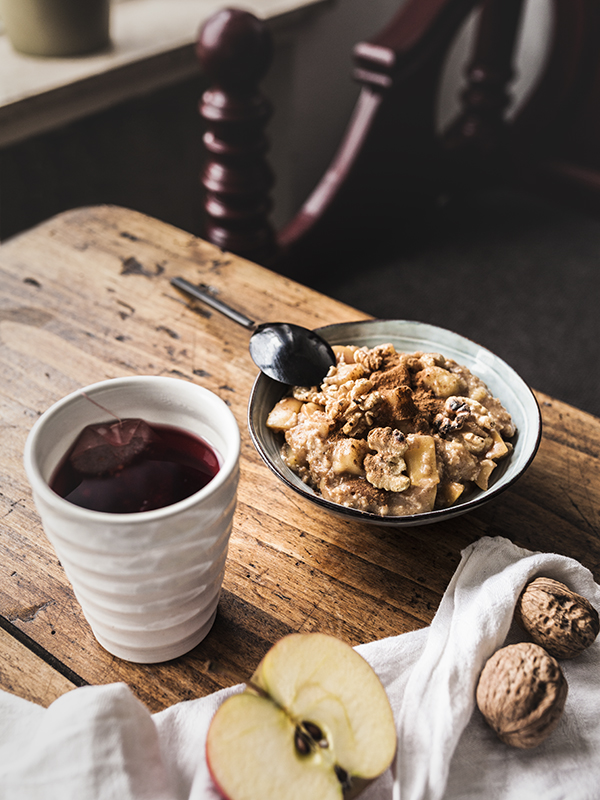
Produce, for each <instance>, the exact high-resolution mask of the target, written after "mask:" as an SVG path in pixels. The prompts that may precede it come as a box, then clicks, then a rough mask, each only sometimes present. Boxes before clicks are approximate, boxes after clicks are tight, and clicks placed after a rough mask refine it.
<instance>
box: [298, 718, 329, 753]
mask: <svg viewBox="0 0 600 800" xmlns="http://www.w3.org/2000/svg"><path fill="white" fill-rule="evenodd" d="M302 728H303V729H304V730H305V731H306V733H308V735H309V736H310V738H311V739H312V740H313V742H315V743H316V744H318V745H319V747H321V748H323V749H324V748H326V747H329V742H328V741H327V739H326V738H325V736H324V735H323V731H322V730H321V728H319V726H318V725H315V723H314V722H306V721H305V722H303V723H302Z"/></svg>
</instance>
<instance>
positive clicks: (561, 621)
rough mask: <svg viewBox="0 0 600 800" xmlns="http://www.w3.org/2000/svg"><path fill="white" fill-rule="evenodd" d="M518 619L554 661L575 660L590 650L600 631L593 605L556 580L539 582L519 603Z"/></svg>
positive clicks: (522, 594)
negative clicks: (558, 659)
mask: <svg viewBox="0 0 600 800" xmlns="http://www.w3.org/2000/svg"><path fill="white" fill-rule="evenodd" d="M515 619H516V621H517V622H518V623H519V625H520V626H521V627H522V628H523V630H525V631H527V633H528V634H529V635H530V636H531V638H532V639H533V641H534V642H535V643H536V644H539V645H541V647H543V648H544V649H545V650H547V651H548V653H550V655H551V656H554V658H573V657H574V656H577V655H579V654H580V653H582V652H583V651H584V650H585V649H586V648H587V647H589V646H590V645H591V644H592V642H593V641H594V639H595V638H596V636H597V635H598V631H599V630H600V621H599V619H598V612H597V611H596V609H595V608H594V607H593V606H592V605H591V603H590V602H589V601H588V600H586V599H585V597H582V596H581V595H580V594H576V592H572V591H571V590H570V589H569V588H568V587H567V586H565V585H564V584H563V583H560V582H559V581H555V580H553V579H552V578H536V579H535V580H533V581H531V582H530V583H528V584H527V586H526V587H525V589H524V590H523V592H522V593H521V596H520V597H519V599H518V601H517V605H516V608H515Z"/></svg>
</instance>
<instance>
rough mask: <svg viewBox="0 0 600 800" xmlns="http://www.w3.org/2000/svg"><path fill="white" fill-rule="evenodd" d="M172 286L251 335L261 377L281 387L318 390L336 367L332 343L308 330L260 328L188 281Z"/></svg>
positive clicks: (287, 326)
mask: <svg viewBox="0 0 600 800" xmlns="http://www.w3.org/2000/svg"><path fill="white" fill-rule="evenodd" d="M171 284H172V285H173V286H175V288H177V289H179V290H180V291H182V292H185V293H186V294H188V295H190V296H191V297H193V298H194V299H196V300H200V301H202V302H203V303H206V304H207V305H209V306H210V307H211V308H214V309H215V311H219V312H220V313H221V314H224V315H225V316H226V317H229V319H231V320H233V321H234V322H237V323H238V325H242V327H244V328H246V329H247V330H250V331H252V332H253V333H252V336H251V337H250V342H249V345H248V348H249V350H250V357H251V358H252V360H253V361H254V363H255V364H256V366H257V367H258V368H259V370H260V371H261V372H262V373H264V374H265V375H267V376H268V377H269V378H272V379H273V380H275V381H277V382H278V383H285V384H288V385H289V386H318V385H320V383H321V381H322V380H323V378H324V377H325V375H327V373H328V371H329V368H330V367H331V366H333V365H334V364H335V363H336V362H335V354H334V352H333V350H332V348H331V345H330V344H329V342H327V341H326V340H325V339H324V338H323V337H322V336H319V334H318V333H315V332H314V331H311V330H309V329H308V328H303V327H302V326H301V325H294V324H292V323H290V322H264V323H262V324H261V325H257V324H256V323H255V322H254V320H251V319H250V318H249V317H246V316H245V315H244V314H242V313H240V312H239V311H236V310H235V309H233V308H231V307H230V306H228V305H227V304H226V303H224V302H223V301H222V300H219V299H218V298H216V297H215V296H214V295H212V294H210V293H209V292H207V291H205V290H204V289H202V288H201V287H200V286H196V285H195V284H193V283H190V282H189V281H186V280H185V278H173V279H172V280H171Z"/></svg>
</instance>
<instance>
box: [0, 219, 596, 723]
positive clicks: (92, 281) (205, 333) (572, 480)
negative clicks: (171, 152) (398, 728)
mask: <svg viewBox="0 0 600 800" xmlns="http://www.w3.org/2000/svg"><path fill="white" fill-rule="evenodd" d="M175 275H182V276H183V277H186V278H188V279H189V280H191V281H194V282H197V283H204V284H207V285H209V286H211V287H213V289H214V290H215V291H216V292H218V293H219V296H220V297H221V298H222V299H224V300H225V301H226V302H229V303H230V304H232V305H235V306H237V307H238V308H239V309H240V310H242V311H244V312H246V313H247V314H248V315H249V316H251V317H253V318H255V319H256V320H258V321H267V320H277V319H279V320H286V321H290V322H296V323H299V324H302V325H307V326H309V327H315V326H318V325H320V324H325V323H331V322H341V321H346V320H351V319H360V318H365V315H364V314H361V313H360V312H357V311H355V310H354V309H351V308H348V307H346V306H343V305H341V304H339V303H337V302H336V301H334V300H332V299H330V298H327V297H324V296H322V295H319V294H317V293H315V292H313V291H311V290H309V289H307V288H305V287H303V286H301V285H300V284H298V283H294V282H292V281H290V280H288V279H286V278H283V277H281V276H279V275H275V274H273V273H271V272H269V271H268V270H265V269H263V268H262V267H259V266H256V265H255V264H252V263H250V262H247V261H244V260H243V259H240V258H237V257H234V256H231V255H229V254H226V253H223V252H221V251H220V250H218V249H217V248H215V247H214V246H212V245H209V244H207V243H206V242H203V241H201V240H199V239H196V238H194V237H193V236H191V235H190V234H187V233H185V232H183V231H180V230H178V229H175V228H173V227H171V226H168V225H166V224H163V223H161V222H158V221H156V220H153V219H151V218H148V217H145V216H143V215H141V214H139V213H136V212H132V211H128V210H125V209H121V208H116V207H106V206H101V207H93V208H86V209H78V210H76V211H71V212H68V213H66V214H63V215H60V216H59V217H57V218H54V219H52V220H50V221H48V222H47V223H44V224H43V225H41V226H39V227H38V228H35V229H33V230H32V231H29V232H28V233H26V234H23V235H21V236H19V237H16V238H15V239H13V240H11V241H9V242H7V243H5V244H4V245H2V247H1V248H0V285H1V286H2V290H1V294H0V433H1V436H2V450H1V454H0V469H1V476H0V480H1V486H0V576H1V581H0V614H1V615H2V617H4V619H5V620H8V621H10V624H11V625H13V626H15V627H16V628H18V630H19V631H22V632H23V634H26V636H27V637H29V639H31V640H32V641H34V642H35V643H36V644H37V646H38V647H40V648H41V649H42V650H43V651H45V652H47V653H48V656H49V658H52V659H55V660H56V663H57V664H59V665H64V669H65V670H71V673H69V674H71V675H72V676H75V679H76V680H77V681H80V682H88V683H91V684H103V683H110V682H113V681H125V682H127V683H128V684H129V685H130V686H131V688H132V690H133V691H134V692H135V693H136V695H137V696H138V697H140V698H141V699H142V700H143V701H144V702H145V703H146V704H147V706H148V707H149V708H150V709H151V710H152V711H156V710H159V709H161V708H164V707H166V706H168V705H171V704H172V703H175V702H177V701H179V700H183V699H188V698H191V697H197V696H201V695H205V694H207V693H210V692H212V691H214V690H215V689H217V688H220V687H222V686H227V685H231V684H233V683H237V682H239V681H243V680H244V679H246V678H247V677H248V676H249V675H250V674H251V673H252V671H253V670H254V668H255V667H256V665H257V663H258V661H259V660H260V658H261V657H262V656H263V655H264V653H265V652H266V651H267V649H268V648H269V647H270V646H271V644H272V643H273V642H275V641H276V640H277V639H279V638H280V637H281V636H283V635H285V634H286V633H289V632H291V631H316V630H319V631H325V632H329V633H332V634H334V635H336V636H339V637H340V638H342V639H343V640H345V641H347V642H349V643H350V644H352V645H354V644H358V643H360V642H366V641H370V640H373V639H378V638H382V637H385V636H393V635H395V634H398V633H402V632H404V631H408V630H414V629H416V628H419V627H422V626H424V625H427V624H428V623H429V622H430V621H431V619H432V617H433V614H434V613H435V610H436V608H437V605H438V603H439V600H440V598H441V595H442V594H443V592H444V590H445V588H446V586H447V584H448V581H449V580H450V578H451V576H452V573H453V571H454V570H455V568H456V566H457V564H458V562H459V559H460V553H461V550H462V549H463V548H464V547H465V546H467V545H469V544H470V543H472V542H473V541H475V540H477V539H478V538H479V537H481V536H483V535H491V536H495V535H501V536H507V537H508V538H510V539H512V540H513V541H515V542H516V543H517V544H519V545H522V546H525V547H529V548H531V549H537V550H545V551H550V550H554V551H556V552H560V553H564V554H566V555H570V556H573V557H575V558H577V559H578V560H580V561H581V562H582V563H583V564H585V565H586V566H588V567H589V568H590V569H592V571H593V572H594V574H595V575H596V577H597V578H598V577H600V543H599V539H598V528H599V522H600V477H599V474H600V472H599V470H598V459H599V457H600V421H599V420H597V419H595V418H594V417H591V416H589V415H587V414H584V413H582V412H579V411H577V410H576V409H574V408H571V407H569V406H566V405H564V404H561V403H558V402H555V401H553V400H552V399H550V398H547V397H544V396H542V395H540V396H539V399H540V403H541V408H542V413H543V419H544V434H543V440H542V444H541V447H540V450H539V453H538V455H537V456H536V458H535V460H534V462H533V464H532V466H531V467H530V468H529V470H528V471H527V473H526V474H525V476H524V477H523V478H522V479H521V480H520V481H518V482H517V483H516V484H515V486H514V487H512V488H510V489H509V490H507V491H505V492H504V493H503V494H502V495H500V496H499V497H497V498H496V499H495V500H494V501H493V502H491V503H490V504H488V505H486V506H484V507H482V508H480V509H478V510H476V511H474V512H472V513H471V514H469V515H466V516H463V517H459V518H457V519H454V520H449V521H447V522H443V523H437V524H435V525H428V526H423V527H422V528H410V529H404V530H394V529H390V528H383V527H377V526H373V525H365V524H361V523H357V522H349V521H344V520H341V519H339V518H337V517H336V518H334V517H332V516H330V515H328V514H327V513H326V512H324V511H322V510H320V509H317V508H315V507H314V506H312V505H311V504H309V503H308V502H307V501H305V500H304V499H303V498H301V497H300V496H298V495H296V494H295V493H292V492H291V491H290V490H288V489H287V488H286V487H284V486H283V485H282V484H281V483H280V482H279V481H277V479H276V478H275V477H274V476H273V475H272V473H271V472H270V471H269V470H268V469H267V468H266V467H265V466H264V465H263V463H262V461H261V460H260V458H259V456H258V455H257V453H256V451H255V450H254V447H253V446H252V444H251V441H250V437H249V435H248V433H247V428H246V406H247V400H248V396H249V393H250V389H251V386H252V382H253V380H254V377H255V374H256V368H255V367H254V365H253V364H252V361H251V360H250V356H249V355H248V348H247V345H248V333H247V332H246V331H245V330H244V329H242V328H241V327H239V326H237V325H235V324H234V323H232V322H230V321H229V320H227V319H226V318H224V317H222V316H221V315H218V314H216V313H212V312H210V311H208V310H205V309H204V308H200V307H199V306H194V305H193V304H189V303H188V301H187V300H185V299H184V298H183V297H182V296H181V295H180V294H179V293H178V292H177V291H176V290H175V289H173V288H172V287H171V286H170V284H169V280H170V278H171V277H174V276H175ZM129 374H150V375H171V376H175V377H179V378H181V379H182V380H188V381H194V382H197V383H199V384H201V385H203V386H206V387H207V388H208V389H211V390H212V391H214V392H215V393H216V394H218V395H219V396H220V397H222V398H223V399H224V400H225V401H226V402H227V403H228V404H229V406H230V407H231V409H232V411H233V413H234V414H235V416H236V419H237V421H238V423H239V426H240V430H241V431H242V459H241V482H240V488H239V501H238V507H237V511H236V516H235V519H234V529H233V534H232V538H231V544H230V551H229V557H228V562H227V569H226V574H225V579H224V586H223V595H222V599H221V602H220V605H219V612H218V615H217V620H216V622H215V625H214V627H213V629H212V631H211V632H210V634H209V635H208V637H207V638H206V639H205V640H204V642H202V643H201V644H200V645H199V646H198V647H196V648H195V649H194V650H193V651H192V652H191V653H189V654H188V655H186V656H184V657H182V658H179V659H176V660H174V661H172V662H169V663H164V664H156V665H148V666H141V665H135V664H129V663H127V662H125V661H121V660H119V659H117V658H114V657H113V656H111V655H109V654H108V653H107V652H106V651H104V650H103V648H102V647H101V646H100V645H99V644H98V643H97V642H96V641H95V639H94V637H93V635H92V633H91V631H90V629H89V627H88V625H87V623H86V621H85V619H84V618H83V615H82V612H81V610H80V608H79V605H78V604H77V602H76V600H75V598H74V596H73V593H72V590H71V588H70V585H69V583H68V581H67V579H66V577H65V575H64V572H63V570H62V567H61V565H60V564H59V562H58V559H57V558H56V555H55V554H54V551H53V550H52V547H51V546H50V544H49V543H48V541H47V540H46V538H45V536H44V533H43V531H42V528H41V525H40V522H39V518H38V515H37V512H36V510H35V508H34V506H33V502H32V499H31V493H30V490H29V487H28V484H27V481H26V478H25V473H24V470H23V466H22V452H23V447H24V444H25V439H26V437H27V433H28V431H29V429H30V428H31V426H32V424H33V422H34V421H35V419H36V418H37V416H38V415H39V414H40V413H41V412H43V411H44V410H45V409H46V408H47V407H48V406H49V405H51V404H52V403H53V402H54V401H56V400H58V399H59V398H60V397H62V396H63V395H65V394H67V393H68V392H70V391H73V390H75V389H77V388H79V387H81V386H83V385H85V384H87V383H90V382H93V381H97V380H101V379H104V378H110V377H116V376H119V375H129ZM0 647H3V645H1V644H0ZM31 680H33V677H32V678H31ZM31 680H30V678H27V677H25V678H24V679H23V682H22V684H21V685H19V684H13V689H12V690H13V691H17V692H18V693H21V692H23V693H24V694H25V693H26V692H27V691H30V690H31V686H30V684H31ZM8 683H10V681H8ZM57 685H58V684H57ZM28 686H29V689H28ZM2 687H3V688H9V685H8V684H7V681H6V680H5V678H4V674H2ZM67 688H69V687H68V685H60V686H59V689H58V690H59V691H62V690H66V689H67Z"/></svg>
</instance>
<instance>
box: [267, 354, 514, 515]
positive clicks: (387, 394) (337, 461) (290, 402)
mask: <svg viewBox="0 0 600 800" xmlns="http://www.w3.org/2000/svg"><path fill="white" fill-rule="evenodd" d="M333 349H334V351H335V354H336V360H337V364H336V365H335V366H333V367H331V369H330V370H329V373H328V374H327V376H326V378H325V379H324V381H323V383H322V384H321V386H320V387H317V386H314V387H302V386H296V387H294V388H293V389H292V391H291V393H290V394H289V395H288V396H286V397H284V398H282V399H281V400H280V401H279V402H278V403H277V404H276V405H275V406H274V408H273V409H272V411H271V412H270V414H269V416H268V419H267V427H269V428H270V429H271V430H273V431H275V432H277V433H281V434H282V435H283V436H284V439H285V441H284V443H283V445H282V457H283V459H284V460H285V462H286V463H287V464H288V466H289V467H290V468H291V469H292V470H293V471H294V472H295V473H297V474H298V475H299V476H300V477H301V479H302V480H303V481H304V482H305V483H307V484H309V485H310V486H312V487H313V488H314V489H315V490H316V491H317V492H319V493H320V494H321V495H322V496H323V497H324V498H326V499H328V500H331V501H332V502H334V503H339V504H340V505H344V506H349V507H351V508H357V509H360V510H363V511H370V512H372V513H375V514H380V515H384V516H387V515H408V514H419V513H423V512H426V511H431V510H432V509H434V508H444V507H447V506H450V505H452V504H453V503H455V502H456V501H457V500H458V498H459V497H461V496H463V495H464V493H467V492H468V491H469V490H471V489H472V488H473V487H478V488H479V489H487V486H488V481H489V479H490V475H491V474H492V472H493V470H494V469H495V467H496V464H497V462H498V460H499V459H501V458H504V457H506V456H508V455H509V454H510V452H511V450H512V445H511V444H510V442H509V441H507V440H509V439H511V438H512V437H513V436H514V434H515V426H514V424H513V422H512V419H511V417H510V414H509V413H508V412H507V411H506V409H505V408H504V407H503V406H502V404H501V403H500V401H499V400H498V399H496V398H495V397H493V396H492V395H491V394H490V392H489V390H488V388H487V386H486V385H485V384H484V383H483V381H482V380H480V379H479V378H478V377H476V376H475V375H473V374H472V373H471V372H470V370H468V369H467V367H464V366H461V365H460V364H457V363H456V362H455V361H453V360H452V359H449V358H444V356H442V355H440V354H439V353H421V352H417V353H412V354H408V353H398V352H396V350H395V348H394V347H393V345H391V344H382V345H378V346H377V347H374V348H371V349H369V348H366V347H355V346H338V347H334V348H333Z"/></svg>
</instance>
